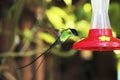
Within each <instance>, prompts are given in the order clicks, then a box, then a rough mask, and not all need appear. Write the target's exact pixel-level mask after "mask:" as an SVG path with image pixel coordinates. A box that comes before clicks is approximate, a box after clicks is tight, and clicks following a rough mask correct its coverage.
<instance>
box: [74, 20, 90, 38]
mask: <svg viewBox="0 0 120 80" xmlns="http://www.w3.org/2000/svg"><path fill="white" fill-rule="evenodd" d="M76 28H77V30H78V31H79V32H80V37H87V35H88V32H89V28H90V23H89V22H87V21H86V20H81V21H79V22H78V23H77V25H76Z"/></svg>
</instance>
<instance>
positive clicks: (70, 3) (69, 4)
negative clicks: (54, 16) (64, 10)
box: [64, 0, 72, 6]
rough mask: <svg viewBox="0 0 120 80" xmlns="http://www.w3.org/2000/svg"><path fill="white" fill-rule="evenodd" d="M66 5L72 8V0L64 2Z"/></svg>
mask: <svg viewBox="0 0 120 80" xmlns="http://www.w3.org/2000/svg"><path fill="white" fill-rule="evenodd" d="M64 2H65V4H66V5H67V6H71V5H72V0H64Z"/></svg>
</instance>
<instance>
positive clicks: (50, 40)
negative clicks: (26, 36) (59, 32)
mask: <svg viewBox="0 0 120 80" xmlns="http://www.w3.org/2000/svg"><path fill="white" fill-rule="evenodd" d="M38 36H39V37H40V38H42V39H43V40H45V41H46V42H48V43H51V44H52V43H53V42H54V41H55V38H54V37H53V36H52V35H50V34H48V33H43V32H42V33H39V34H38Z"/></svg>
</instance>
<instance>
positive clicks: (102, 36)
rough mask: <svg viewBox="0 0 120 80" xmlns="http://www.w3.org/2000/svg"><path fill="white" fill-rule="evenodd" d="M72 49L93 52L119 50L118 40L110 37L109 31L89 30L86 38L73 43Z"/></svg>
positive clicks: (110, 32) (119, 41) (119, 43)
mask: <svg viewBox="0 0 120 80" xmlns="http://www.w3.org/2000/svg"><path fill="white" fill-rule="evenodd" d="M73 48H74V49H77V50H94V51H110V50H120V40H119V39H117V38H114V37H113V36H112V30H111V29H91V30H90V32H89V35H88V38H85V39H83V40H81V41H78V42H76V43H74V45H73Z"/></svg>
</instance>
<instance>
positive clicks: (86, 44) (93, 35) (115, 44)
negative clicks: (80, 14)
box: [73, 0, 120, 51]
mask: <svg viewBox="0 0 120 80" xmlns="http://www.w3.org/2000/svg"><path fill="white" fill-rule="evenodd" d="M91 3H92V10H93V11H92V21H91V28H90V30H89V34H88V37H87V38H85V39H83V40H80V41H78V42H75V43H74V44H73V48H74V49H77V50H94V51H108V50H118V49H119V50H120V40H119V39H117V38H114V37H113V35H112V30H111V25H110V21H109V16H108V6H109V0H91Z"/></svg>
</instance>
